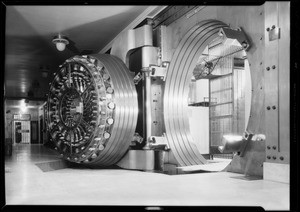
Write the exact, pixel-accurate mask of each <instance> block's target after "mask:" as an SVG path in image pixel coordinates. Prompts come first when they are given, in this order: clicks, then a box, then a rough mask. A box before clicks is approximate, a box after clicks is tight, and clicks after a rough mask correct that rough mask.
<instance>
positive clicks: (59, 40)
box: [52, 34, 69, 51]
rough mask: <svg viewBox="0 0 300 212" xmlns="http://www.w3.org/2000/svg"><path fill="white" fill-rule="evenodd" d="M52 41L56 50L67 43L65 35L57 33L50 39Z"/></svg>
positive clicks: (63, 48)
mask: <svg viewBox="0 0 300 212" xmlns="http://www.w3.org/2000/svg"><path fill="white" fill-rule="evenodd" d="M52 42H53V43H54V44H55V45H56V48H57V50H58V51H63V50H65V48H66V45H68V44H69V41H68V39H67V37H66V36H63V35H61V34H58V35H57V36H55V37H54V38H53V40H52Z"/></svg>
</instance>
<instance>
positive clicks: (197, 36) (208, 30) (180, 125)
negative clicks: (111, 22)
mask: <svg viewBox="0 0 300 212" xmlns="http://www.w3.org/2000/svg"><path fill="white" fill-rule="evenodd" d="M223 27H228V26H227V25H226V24H224V23H223V22H221V21H217V20H206V21H201V22H200V23H198V24H197V25H195V26H194V27H193V28H191V29H190V30H189V31H188V32H187V34H186V35H185V36H184V37H183V38H182V40H181V42H180V43H179V45H178V47H177V48H176V50H175V52H174V54H173V57H172V60H171V62H170V65H169V68H168V72H167V76H166V83H165V92H164V121H165V127H166V139H167V141H168V144H169V146H170V148H171V149H172V152H173V154H174V156H175V158H176V160H177V161H178V163H179V165H180V166H188V165H197V164H205V163H207V161H206V160H205V159H204V157H203V156H202V155H201V153H200V152H199V150H198V149H197V147H196V144H195V143H194V141H193V138H192V136H191V132H190V127H189V121H188V116H187V113H188V98H187V96H188V91H189V82H190V79H191V77H192V74H193V73H192V72H193V69H194V67H195V66H196V63H197V60H198V59H199V57H200V55H201V54H202V52H203V51H204V49H205V47H206V46H207V45H208V44H209V43H210V42H211V41H213V40H214V39H215V38H217V37H218V32H219V30H220V28H223Z"/></svg>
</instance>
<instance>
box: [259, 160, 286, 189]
mask: <svg viewBox="0 0 300 212" xmlns="http://www.w3.org/2000/svg"><path fill="white" fill-rule="evenodd" d="M263 178H264V180H270V181H276V182H281V183H288V184H289V183H290V164H280V163H268V162H264V166H263Z"/></svg>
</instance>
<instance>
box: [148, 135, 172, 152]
mask: <svg viewBox="0 0 300 212" xmlns="http://www.w3.org/2000/svg"><path fill="white" fill-rule="evenodd" d="M150 148H152V149H160V148H163V149H164V150H169V149H170V147H169V145H168V142H167V140H166V138H165V137H164V136H151V137H150Z"/></svg>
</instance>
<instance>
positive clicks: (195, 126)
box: [188, 107, 209, 154]
mask: <svg viewBox="0 0 300 212" xmlns="http://www.w3.org/2000/svg"><path fill="white" fill-rule="evenodd" d="M188 115H189V124H190V131H191V135H192V137H193V139H194V142H195V144H196V146H197V147H198V149H199V151H200V153H201V154H209V108H208V107H189V114H188Z"/></svg>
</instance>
